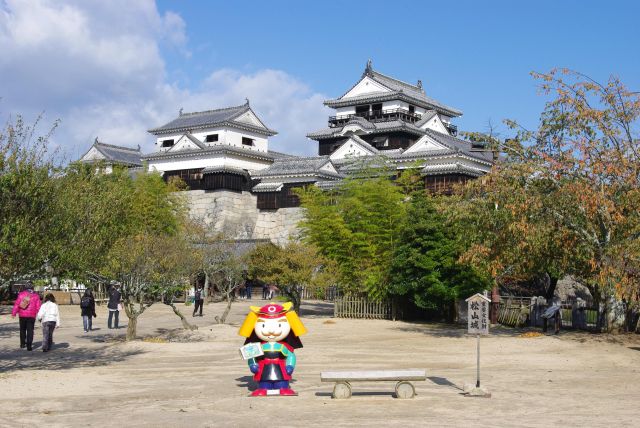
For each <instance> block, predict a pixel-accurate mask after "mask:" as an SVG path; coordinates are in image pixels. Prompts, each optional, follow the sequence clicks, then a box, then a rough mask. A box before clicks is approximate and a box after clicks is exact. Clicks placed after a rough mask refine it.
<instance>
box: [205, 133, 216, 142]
mask: <svg viewBox="0 0 640 428" xmlns="http://www.w3.org/2000/svg"><path fill="white" fill-rule="evenodd" d="M205 141H206V142H207V143H215V142H216V141H218V134H209V135H207V138H206V140H205Z"/></svg>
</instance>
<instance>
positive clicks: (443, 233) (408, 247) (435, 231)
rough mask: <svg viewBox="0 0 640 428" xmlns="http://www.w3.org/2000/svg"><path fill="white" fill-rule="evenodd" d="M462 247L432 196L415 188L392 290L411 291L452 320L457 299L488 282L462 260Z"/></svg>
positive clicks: (394, 265) (424, 305)
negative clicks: (416, 190)
mask: <svg viewBox="0 0 640 428" xmlns="http://www.w3.org/2000/svg"><path fill="white" fill-rule="evenodd" d="M447 202H448V201H447ZM462 251H463V247H461V245H460V242H459V240H458V239H457V237H456V235H455V230H454V229H453V227H452V226H451V225H447V222H446V221H445V217H444V216H443V215H442V214H441V213H440V212H438V210H437V206H436V204H435V203H434V201H433V200H432V197H431V196H429V195H428V194H426V193H425V192H424V191H422V192H415V193H414V194H413V195H412V198H411V203H410V205H409V207H408V214H407V219H406V224H405V225H404V227H403V228H402V232H401V234H400V237H399V243H398V246H397V248H396V251H395V253H394V256H393V263H392V265H391V277H392V280H391V285H392V287H391V291H392V293H393V294H395V295H409V296H410V297H411V299H412V301H413V302H414V303H415V304H416V306H418V307H421V308H427V309H436V310H438V311H439V312H440V313H442V314H444V315H445V317H446V318H447V319H448V320H450V321H452V320H453V318H454V315H455V309H454V305H455V302H456V300H457V299H460V298H466V297H468V296H471V295H472V294H474V293H476V292H479V291H482V290H484V289H486V288H487V285H488V281H487V280H486V278H483V277H481V276H480V275H479V274H478V273H477V272H476V271H475V270H474V269H473V268H471V267H470V266H468V265H466V264H463V263H461V262H459V260H458V259H459V257H460V255H461V253H462Z"/></svg>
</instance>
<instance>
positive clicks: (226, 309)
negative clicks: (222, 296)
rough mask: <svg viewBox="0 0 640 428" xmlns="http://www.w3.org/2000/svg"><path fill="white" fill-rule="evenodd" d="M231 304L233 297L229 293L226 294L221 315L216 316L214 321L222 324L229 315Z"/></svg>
mask: <svg viewBox="0 0 640 428" xmlns="http://www.w3.org/2000/svg"><path fill="white" fill-rule="evenodd" d="M232 304H233V298H232V296H230V295H227V307H226V308H224V312H223V313H222V316H221V317H218V316H216V322H217V323H218V324H224V323H225V321H226V320H227V317H228V316H229V312H231V305H232Z"/></svg>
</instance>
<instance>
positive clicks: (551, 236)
mask: <svg viewBox="0 0 640 428" xmlns="http://www.w3.org/2000/svg"><path fill="white" fill-rule="evenodd" d="M533 75H534V77H535V78H536V79H538V80H540V81H541V82H542V85H541V89H542V91H543V93H544V94H546V95H552V96H553V97H552V98H551V99H550V101H548V102H547V104H546V105H545V108H544V110H543V112H542V114H541V117H540V123H539V125H538V128H537V129H536V130H535V131H530V130H527V129H525V128H524V127H522V126H520V125H519V124H517V123H516V122H514V121H507V124H508V125H509V126H510V127H511V128H512V129H514V130H515V131H516V135H515V138H513V139H511V140H509V141H511V142H513V141H515V142H517V143H518V145H519V147H520V150H519V151H516V152H517V153H515V155H514V158H515V159H517V162H513V163H511V164H509V163H504V164H502V165H500V166H499V168H497V169H496V171H495V172H494V173H493V174H492V176H491V177H489V180H492V181H494V182H497V183H498V184H503V183H505V182H506V183H507V187H506V189H505V192H502V193H503V196H504V199H502V201H501V202H502V204H501V205H497V206H498V208H500V207H508V208H507V209H509V208H510V209H511V210H512V211H513V213H512V214H511V216H512V217H513V218H512V219H510V220H506V221H505V223H506V224H507V225H509V227H513V228H514V229H515V230H514V232H515V231H519V232H520V233H521V234H522V235H521V236H523V237H525V238H527V240H529V241H532V239H534V238H535V239H537V242H533V243H534V244H536V245H530V246H531V248H534V251H533V253H532V254H531V255H530V256H529V257H528V258H529V259H533V260H535V259H537V258H539V257H540V256H541V255H543V254H547V255H549V256H550V257H546V258H544V257H543V259H546V260H547V261H549V262H552V263H548V264H549V265H552V267H553V266H555V267H558V271H564V273H573V274H574V275H576V276H577V277H579V278H580V279H581V281H582V282H584V283H585V284H586V285H587V286H588V287H589V288H590V290H591V292H592V294H593V295H594V298H596V299H598V300H600V301H602V302H604V303H605V304H608V302H609V300H610V299H611V298H612V297H613V296H614V295H617V296H618V297H619V298H620V297H624V298H627V299H636V298H635V297H633V296H637V295H638V294H639V293H638V292H637V290H638V281H637V279H636V277H635V273H634V272H636V270H635V268H634V266H637V265H638V260H639V259H640V254H639V253H638V246H637V241H638V236H640V235H639V231H640V226H639V224H640V222H639V219H640V214H639V209H638V208H640V204H639V202H640V196H639V192H640V186H639V184H640V183H639V182H638V181H639V177H640V158H639V148H638V137H637V136H638V128H637V126H638V117H639V116H640V94H639V93H638V92H632V91H630V90H629V89H627V88H626V87H625V86H624V85H623V84H622V83H621V82H620V81H619V80H618V79H617V78H615V77H612V78H610V79H609V81H608V82H607V83H606V84H601V83H598V82H596V81H594V80H593V79H591V78H589V77H588V76H585V75H583V74H580V73H577V72H574V71H571V70H568V69H561V70H552V71H551V72H549V73H533ZM508 191H516V192H517V194H516V195H509V194H508ZM517 199H519V202H518V203H512V202H513V201H514V200H517ZM495 203H496V204H498V202H497V201H496V202H495ZM522 207H526V208H527V209H522ZM530 207H531V209H528V208H530ZM485 212H488V211H485ZM503 212H504V210H503ZM506 214H507V215H509V214H508V212H507V213H506ZM530 225H536V226H537V227H536V228H535V229H533V232H532V231H531V229H529V228H528V226H530ZM529 235H530V236H531V237H530V236H529ZM532 237H533V238H532ZM484 242H485V244H486V242H487V241H484ZM545 246H547V247H550V249H547V248H545ZM484 247H485V248H487V245H484ZM515 255H517V253H514V254H513V255H512V256H515ZM512 258H515V257H512ZM487 259H493V260H494V261H495V260H496V259H495V258H494V257H493V256H491V255H488V257H487ZM628 303H629V304H630V305H635V306H636V307H637V305H638V302H637V300H635V301H630V302H628ZM610 327H611V326H610Z"/></svg>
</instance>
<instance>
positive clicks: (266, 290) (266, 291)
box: [262, 282, 269, 300]
mask: <svg viewBox="0 0 640 428" xmlns="http://www.w3.org/2000/svg"><path fill="white" fill-rule="evenodd" d="M268 297H269V284H267V283H266V282H265V283H263V284H262V300H267V298H268Z"/></svg>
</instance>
